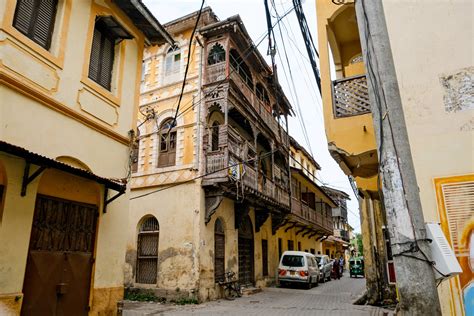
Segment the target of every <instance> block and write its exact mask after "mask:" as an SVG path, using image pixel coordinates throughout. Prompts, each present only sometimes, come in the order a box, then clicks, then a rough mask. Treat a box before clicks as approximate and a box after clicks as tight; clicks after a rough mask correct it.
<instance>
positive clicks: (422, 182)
mask: <svg viewBox="0 0 474 316" xmlns="http://www.w3.org/2000/svg"><path fill="white" fill-rule="evenodd" d="M383 4H384V10H385V16H386V22H387V29H388V33H389V38H390V44H391V47H392V54H393V60H394V64H395V70H396V74H397V80H398V85H399V87H400V96H401V99H402V106H403V110H404V115H405V121H406V125H407V130H408V137H409V140H410V148H411V153H412V157H413V162H414V166H415V173H416V178H417V183H418V187H419V188H420V198H421V202H422V207H423V214H424V218H425V221H442V220H443V218H442V215H441V213H442V209H443V206H442V205H439V204H437V198H436V190H435V179H437V178H444V177H453V176H463V175H469V174H472V173H474V152H473V146H474V132H473V128H472V126H473V123H472V117H473V116H474V108H473V107H472V105H471V107H470V108H469V107H464V108H463V109H461V110H459V111H449V110H447V109H446V104H445V101H446V97H447V94H446V90H445V88H444V87H443V85H442V78H444V77H449V76H453V78H454V77H456V74H457V73H459V72H461V71H464V72H465V75H462V76H461V78H464V80H467V81H466V82H471V84H472V76H474V69H473V68H472V64H473V60H472V56H473V46H472V38H473V37H474V34H473V32H474V31H473V28H472V12H473V9H474V8H473V4H472V2H471V1H462V0H456V1H450V2H436V3H433V2H431V1H421V2H417V3H412V4H411V5H410V10H404V9H401V8H400V6H399V5H398V3H396V2H395V1H384V2H383ZM420 12H423V14H420ZM440 21H441V23H440ZM408 30H411V31H408ZM412 30H416V32H412ZM407 32H408V33H407ZM469 76H470V78H471V79H469ZM451 87H452V88H453V89H454V90H455V89H456V88H459V86H457V84H456V83H455V82H452V83H451ZM466 91H467V90H466ZM458 92H459V93H464V94H465V95H466V92H461V91H458ZM459 226H462V223H459ZM456 279H457V278H455V279H454V280H453V281H452V282H443V283H441V285H440V286H439V287H438V288H439V296H440V299H441V307H442V310H443V315H463V312H462V311H461V308H462V307H461V300H462V298H461V297H460V296H459V294H460V293H459V290H458V289H457V287H453V288H451V289H450V285H449V284H450V283H451V284H456V283H457V281H456Z"/></svg>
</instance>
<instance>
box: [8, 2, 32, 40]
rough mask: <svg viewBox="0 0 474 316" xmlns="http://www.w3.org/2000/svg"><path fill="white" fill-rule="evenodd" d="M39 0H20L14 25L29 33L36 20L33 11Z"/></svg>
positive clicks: (24, 32)
mask: <svg viewBox="0 0 474 316" xmlns="http://www.w3.org/2000/svg"><path fill="white" fill-rule="evenodd" d="M37 5H38V1H34V0H18V2H17V4H16V12H15V18H14V20H13V26H14V27H15V28H16V29H18V30H19V31H20V32H22V33H23V34H25V35H28V34H29V32H30V28H31V26H32V24H33V22H34V20H33V13H34V11H35V7H36V6H37Z"/></svg>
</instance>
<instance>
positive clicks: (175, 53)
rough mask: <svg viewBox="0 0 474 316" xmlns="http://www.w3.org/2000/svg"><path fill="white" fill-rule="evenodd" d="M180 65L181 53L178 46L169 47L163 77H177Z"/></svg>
mask: <svg viewBox="0 0 474 316" xmlns="http://www.w3.org/2000/svg"><path fill="white" fill-rule="evenodd" d="M180 65H181V51H180V49H179V47H178V46H176V45H174V46H171V47H170V48H169V49H168V52H167V53H166V57H165V76H171V75H178V74H179V69H180Z"/></svg>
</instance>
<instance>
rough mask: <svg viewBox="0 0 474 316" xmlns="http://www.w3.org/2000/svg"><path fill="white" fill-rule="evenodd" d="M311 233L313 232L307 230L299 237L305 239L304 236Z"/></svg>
mask: <svg viewBox="0 0 474 316" xmlns="http://www.w3.org/2000/svg"><path fill="white" fill-rule="evenodd" d="M312 231H313V230H312V229H308V230H307V231H306V232H304V233H303V235H301V237H303V238H304V237H306V235H308V234H310V233H311V232H312ZM308 238H309V237H308Z"/></svg>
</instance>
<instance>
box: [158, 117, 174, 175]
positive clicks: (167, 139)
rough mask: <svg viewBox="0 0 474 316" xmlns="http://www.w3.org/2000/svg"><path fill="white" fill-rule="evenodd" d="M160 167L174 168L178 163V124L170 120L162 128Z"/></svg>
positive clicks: (159, 151)
mask: <svg viewBox="0 0 474 316" xmlns="http://www.w3.org/2000/svg"><path fill="white" fill-rule="evenodd" d="M159 134H160V144H159V150H158V167H168V166H174V164H175V163H176V123H175V121H174V119H173V118H169V119H167V120H166V121H164V122H163V124H161V126H160V133H159Z"/></svg>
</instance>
